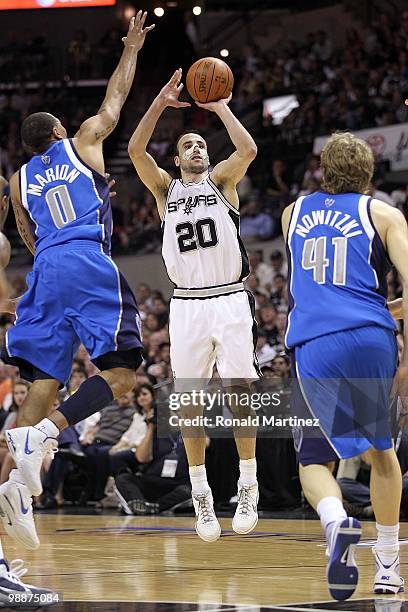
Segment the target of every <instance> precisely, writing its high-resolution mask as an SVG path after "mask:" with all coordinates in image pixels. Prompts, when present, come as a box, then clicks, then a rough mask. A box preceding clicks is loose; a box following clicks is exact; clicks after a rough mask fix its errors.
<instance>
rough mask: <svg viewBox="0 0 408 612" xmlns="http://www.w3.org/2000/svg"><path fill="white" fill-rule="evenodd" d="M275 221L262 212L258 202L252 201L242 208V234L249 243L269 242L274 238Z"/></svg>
mask: <svg viewBox="0 0 408 612" xmlns="http://www.w3.org/2000/svg"><path fill="white" fill-rule="evenodd" d="M273 230H274V220H273V219H272V217H271V216H270V215H268V214H267V213H264V212H261V210H260V206H259V203H258V202H257V200H251V201H250V202H248V204H245V206H243V207H242V210H241V226H240V233H241V236H242V238H245V239H246V240H248V241H255V240H268V239H269V238H271V237H272V235H273Z"/></svg>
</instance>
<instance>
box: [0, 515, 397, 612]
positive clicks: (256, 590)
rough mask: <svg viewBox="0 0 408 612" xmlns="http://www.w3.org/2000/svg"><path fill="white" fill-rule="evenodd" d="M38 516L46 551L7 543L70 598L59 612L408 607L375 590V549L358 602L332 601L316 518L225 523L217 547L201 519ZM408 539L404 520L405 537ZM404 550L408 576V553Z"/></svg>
mask: <svg viewBox="0 0 408 612" xmlns="http://www.w3.org/2000/svg"><path fill="white" fill-rule="evenodd" d="M36 522H37V529H38V532H39V536H40V539H41V547H40V548H39V549H38V550H36V551H26V550H25V549H23V548H21V547H19V546H18V545H15V544H14V543H13V542H12V540H10V538H8V537H7V536H4V538H3V543H4V547H5V550H6V553H7V557H8V558H9V559H12V558H16V557H17V558H20V557H21V558H23V559H24V560H25V562H26V566H28V568H29V573H28V574H27V576H26V577H25V580H26V581H27V582H31V583H33V584H36V585H41V586H45V587H49V588H52V589H54V590H55V591H57V592H58V593H59V594H60V595H62V597H63V599H64V602H65V603H64V604H59V605H57V606H55V607H52V608H51V610H54V609H55V610H65V611H68V610H69V611H70V612H71V611H72V612H76V611H79V610H81V611H85V610H92V611H93V610H101V611H102V610H104V611H112V612H115V611H118V612H119V611H120V612H125V611H130V610H137V611H140V612H156V611H157V612H177V611H178V610H180V611H185V612H193V611H198V610H206V611H208V612H215V611H220V612H222V611H225V612H231V611H233V610H240V611H244V610H253V611H255V610H259V609H261V608H264V609H269V610H270V609H280V610H282V609H286V610H293V611H302V610H308V609H309V610H310V609H321V610H328V609H338V610H343V611H347V610H350V611H352V610H376V611H377V612H399V611H401V612H404V611H405V612H406V611H408V602H407V603H406V604H404V597H403V596H401V595H398V596H388V597H384V596H381V597H380V596H376V597H375V596H374V594H373V593H372V591H371V586H372V580H373V576H374V563H373V555H372V553H371V548H370V547H361V548H359V549H358V556H357V560H358V563H359V568H360V583H359V587H358V589H357V591H356V593H355V594H354V596H353V598H352V599H351V600H348V601H347V602H343V603H342V604H341V603H335V602H331V600H330V596H329V594H328V591H327V588H326V581H325V565H326V558H325V546H324V541H323V537H322V533H321V529H320V523H319V522H318V521H314V520H276V519H264V520H260V521H259V523H258V525H257V527H256V529H255V531H254V532H252V533H251V534H249V535H247V536H239V535H237V534H235V533H234V532H232V530H231V519H221V524H222V528H223V534H222V537H221V538H220V540H218V541H217V542H214V543H206V542H203V541H201V540H200V539H199V538H198V536H197V535H196V533H195V531H194V519H193V518H192V517H185V518H178V517H177V518H174V517H160V518H158V517H121V516H116V515H96V516H83V515H79V516H78V515H76V516H71V515H66V514H64V515H62V514H37V515H36ZM363 533H364V538H363V539H364V541H365V542H368V541H369V540H372V539H373V538H374V537H375V525H374V523H372V522H365V523H364V526H363ZM407 536H408V524H404V523H403V524H402V526H401V538H404V537H407ZM401 552H402V554H401V562H402V564H401V571H402V575H404V574H405V577H406V578H408V568H407V562H408V556H407V554H408V549H406V547H405V546H403V547H402V550H401ZM74 602H77V603H74ZM143 602H145V603H143ZM318 602H320V603H318ZM283 606H284V608H283Z"/></svg>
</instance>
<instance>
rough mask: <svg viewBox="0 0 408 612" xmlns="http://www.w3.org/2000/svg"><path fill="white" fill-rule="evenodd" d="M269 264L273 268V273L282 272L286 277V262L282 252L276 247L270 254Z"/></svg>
mask: <svg viewBox="0 0 408 612" xmlns="http://www.w3.org/2000/svg"><path fill="white" fill-rule="evenodd" d="M270 262H271V266H272V268H273V273H274V275H275V274H283V276H285V277H287V275H288V264H287V261H286V259H285V258H284V257H283V255H282V252H281V251H279V250H278V249H276V250H275V251H272V253H271V256H270Z"/></svg>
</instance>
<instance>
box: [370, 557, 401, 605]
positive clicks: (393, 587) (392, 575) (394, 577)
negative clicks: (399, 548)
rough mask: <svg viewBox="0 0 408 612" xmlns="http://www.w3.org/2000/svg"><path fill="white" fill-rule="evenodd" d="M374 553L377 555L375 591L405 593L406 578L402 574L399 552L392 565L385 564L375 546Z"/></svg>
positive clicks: (393, 593) (394, 593)
mask: <svg viewBox="0 0 408 612" xmlns="http://www.w3.org/2000/svg"><path fill="white" fill-rule="evenodd" d="M373 554H374V556H375V565H376V574H375V578H374V593H381V594H382V595H387V594H392V595H396V594H397V593H403V592H404V579H403V578H402V577H401V576H400V560H399V555H398V554H397V556H396V557H395V560H394V561H393V562H392V563H391V565H384V563H383V562H382V561H381V559H380V557H379V556H378V553H377V552H376V550H375V547H374V548H373Z"/></svg>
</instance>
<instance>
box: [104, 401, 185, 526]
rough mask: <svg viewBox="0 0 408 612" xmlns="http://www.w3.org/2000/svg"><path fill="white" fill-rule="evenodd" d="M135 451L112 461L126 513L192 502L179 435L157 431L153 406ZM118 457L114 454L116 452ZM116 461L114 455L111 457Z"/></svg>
mask: <svg viewBox="0 0 408 612" xmlns="http://www.w3.org/2000/svg"><path fill="white" fill-rule="evenodd" d="M146 422H147V432H146V436H145V438H144V439H143V441H142V442H141V443H140V444H139V446H138V448H137V449H136V452H135V453H134V452H133V451H127V455H125V453H121V454H122V458H121V462H120V463H119V462H116V463H115V464H114V472H115V473H116V476H115V484H116V489H117V494H118V498H119V501H120V504H121V506H122V508H123V509H124V511H125V513H126V514H157V513H159V512H164V511H167V510H174V509H176V508H177V507H179V506H180V505H181V504H183V505H184V504H190V503H191V487H190V484H189V473H188V463H187V456H186V452H185V449H184V445H183V441H182V438H181V436H180V434H172V435H169V436H167V437H166V438H162V437H159V436H158V434H157V427H156V424H157V421H156V407H155V406H154V402H153V401H152V409H151V411H150V413H149V416H148V418H147V419H146ZM116 457H117V455H116ZM112 459H113V461H115V455H114V456H113V457H112Z"/></svg>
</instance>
